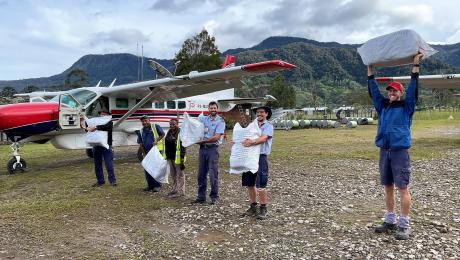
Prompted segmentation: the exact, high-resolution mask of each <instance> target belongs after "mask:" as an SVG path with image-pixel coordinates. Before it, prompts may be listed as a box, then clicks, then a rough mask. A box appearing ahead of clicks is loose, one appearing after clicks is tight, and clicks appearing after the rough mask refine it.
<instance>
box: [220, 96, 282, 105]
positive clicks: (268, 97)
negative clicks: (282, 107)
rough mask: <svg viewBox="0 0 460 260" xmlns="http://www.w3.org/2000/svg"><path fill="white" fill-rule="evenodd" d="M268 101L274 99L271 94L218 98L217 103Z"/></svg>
mask: <svg viewBox="0 0 460 260" xmlns="http://www.w3.org/2000/svg"><path fill="white" fill-rule="evenodd" d="M268 101H276V98H275V97H274V96H272V95H265V97H260V98H233V99H219V100H217V102H219V103H233V104H236V105H238V104H247V103H257V104H259V103H266V102H268Z"/></svg>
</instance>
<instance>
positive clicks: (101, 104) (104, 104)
mask: <svg viewBox="0 0 460 260" xmlns="http://www.w3.org/2000/svg"><path fill="white" fill-rule="evenodd" d="M100 111H109V98H108V97H104V96H100V97H99V98H98V99H96V101H94V102H93V103H92V104H91V105H89V107H88V108H87V109H86V116H88V117H95V116H98V115H99V112H100Z"/></svg>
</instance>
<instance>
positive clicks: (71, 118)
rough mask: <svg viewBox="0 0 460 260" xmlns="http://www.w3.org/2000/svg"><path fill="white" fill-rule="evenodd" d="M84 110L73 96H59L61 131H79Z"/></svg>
mask: <svg viewBox="0 0 460 260" xmlns="http://www.w3.org/2000/svg"><path fill="white" fill-rule="evenodd" d="M82 110H83V107H82V105H81V104H80V103H79V102H78V101H77V100H76V99H75V98H74V97H72V95H70V94H61V95H59V126H60V127H61V129H79V128H80V116H81V115H82Z"/></svg>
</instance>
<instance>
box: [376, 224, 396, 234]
mask: <svg viewBox="0 0 460 260" xmlns="http://www.w3.org/2000/svg"><path fill="white" fill-rule="evenodd" d="M396 228H397V226H396V224H390V223H387V222H383V224H381V225H378V226H376V227H375V229H374V230H375V233H390V232H392V231H395V230H396Z"/></svg>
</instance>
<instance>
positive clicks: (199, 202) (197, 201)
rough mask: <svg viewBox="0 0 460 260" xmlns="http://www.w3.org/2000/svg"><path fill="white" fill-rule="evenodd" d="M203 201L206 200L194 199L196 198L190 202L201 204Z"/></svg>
mask: <svg viewBox="0 0 460 260" xmlns="http://www.w3.org/2000/svg"><path fill="white" fill-rule="evenodd" d="M205 202H206V200H200V199H196V200H194V201H192V204H203V203H205Z"/></svg>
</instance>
